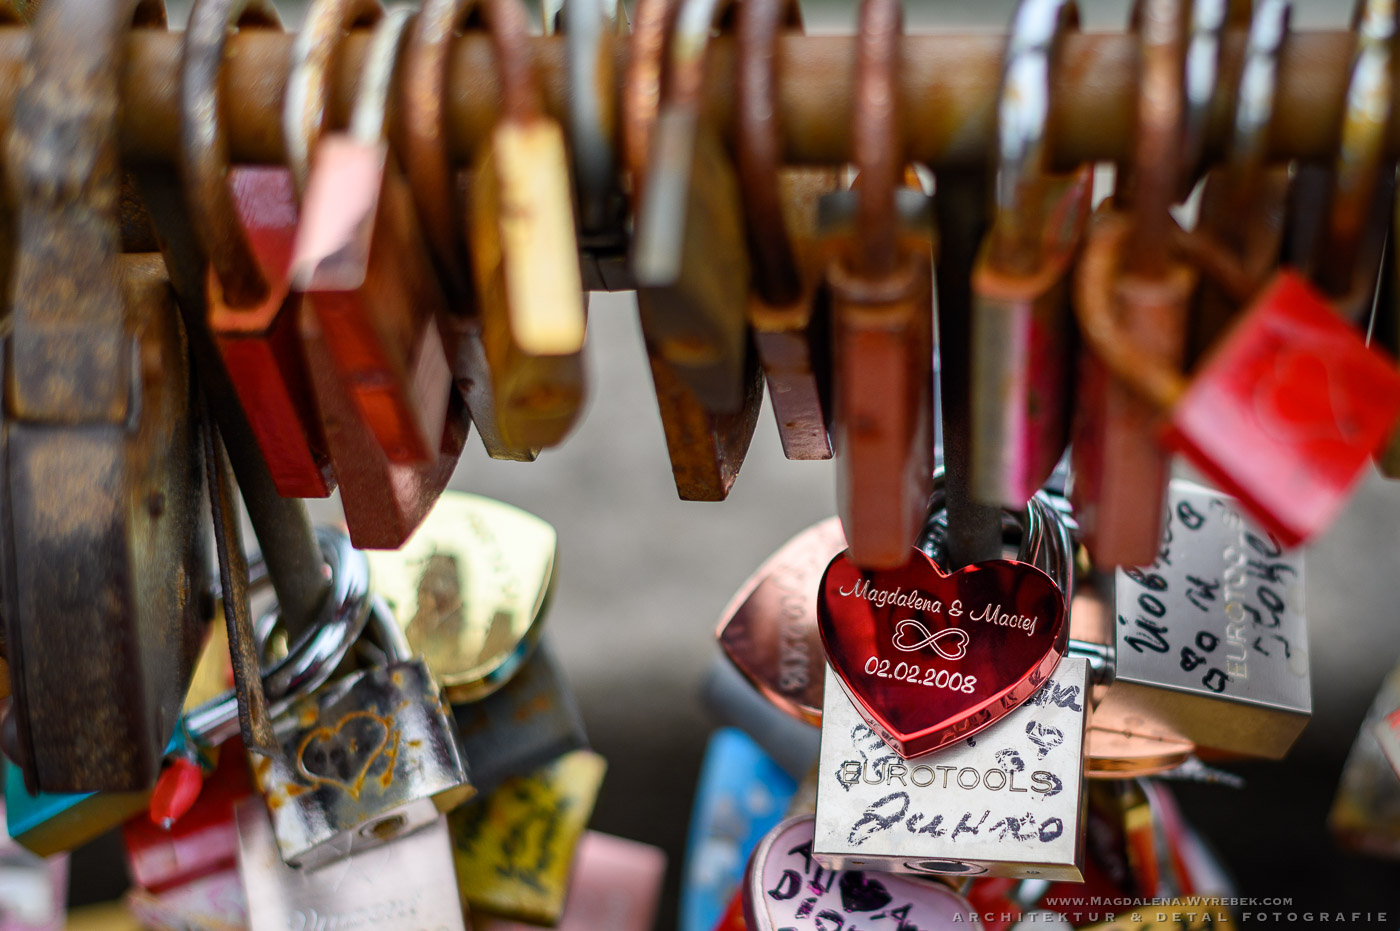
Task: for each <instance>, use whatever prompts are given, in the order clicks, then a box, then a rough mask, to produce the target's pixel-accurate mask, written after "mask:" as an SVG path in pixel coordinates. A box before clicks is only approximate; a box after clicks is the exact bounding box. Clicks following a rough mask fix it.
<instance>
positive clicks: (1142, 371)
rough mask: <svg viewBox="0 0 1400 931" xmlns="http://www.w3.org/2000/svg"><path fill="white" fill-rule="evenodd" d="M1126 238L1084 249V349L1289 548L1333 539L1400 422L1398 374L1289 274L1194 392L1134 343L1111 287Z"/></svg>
mask: <svg viewBox="0 0 1400 931" xmlns="http://www.w3.org/2000/svg"><path fill="white" fill-rule="evenodd" d="M1127 235H1128V229H1127V227H1126V226H1117V225H1116V226H1115V227H1113V228H1112V229H1110V230H1107V231H1106V232H1104V233H1103V235H1100V236H1098V237H1096V238H1095V240H1094V241H1093V242H1092V243H1091V245H1090V247H1089V249H1088V250H1087V252H1086V254H1085V257H1084V262H1083V266H1082V268H1081V272H1082V274H1083V278H1082V279H1081V287H1080V288H1079V289H1078V297H1079V304H1078V311H1079V319H1080V328H1081V331H1082V332H1083V334H1084V338H1085V341H1086V343H1088V344H1089V345H1090V346H1091V347H1092V348H1093V350H1094V352H1095V354H1096V356H1097V357H1098V358H1099V359H1100V360H1103V361H1104V362H1105V363H1106V364H1107V365H1108V366H1109V367H1110V368H1111V369H1112V371H1113V373H1114V375H1115V377H1116V378H1117V379H1118V380H1119V381H1120V383H1121V384H1123V385H1126V386H1128V387H1129V388H1130V389H1131V390H1133V391H1134V392H1135V393H1136V394H1137V396H1138V397H1139V398H1141V399H1144V400H1145V401H1146V402H1147V403H1150V404H1151V405H1152V406H1153V408H1154V409H1155V410H1157V411H1159V412H1162V413H1163V414H1164V415H1165V418H1164V419H1165V421H1166V422H1165V424H1164V426H1163V431H1162V441H1163V442H1164V443H1165V445H1166V446H1168V447H1169V448H1171V449H1175V450H1177V451H1179V452H1181V453H1183V454H1184V455H1185V456H1186V457H1187V458H1188V459H1189V460H1190V461H1191V462H1192V464H1193V465H1195V466H1196V467H1197V468H1199V469H1200V470H1201V471H1202V472H1204V473H1205V474H1206V475H1207V476H1209V477H1210V478H1211V479H1212V480H1214V481H1215V482H1217V483H1218V484H1219V485H1220V486H1221V487H1222V489H1223V490H1225V491H1227V492H1229V493H1230V494H1232V495H1234V496H1235V497H1237V498H1239V499H1240V500H1241V502H1242V503H1243V504H1244V505H1245V506H1246V507H1247V508H1248V509H1249V511H1250V514H1251V516H1253V517H1255V518H1256V519H1257V520H1259V521H1260V523H1262V524H1263V525H1264V526H1265V527H1266V528H1267V529H1268V530H1269V531H1270V532H1272V533H1274V534H1275V535H1276V536H1277V537H1278V538H1279V539H1280V541H1282V543H1283V544H1284V545H1285V546H1289V547H1291V546H1295V545H1297V544H1299V543H1302V542H1304V541H1306V540H1308V539H1309V538H1311V537H1312V536H1314V535H1315V534H1317V533H1318V532H1319V531H1321V530H1322V529H1324V528H1325V527H1326V526H1327V525H1328V523H1329V522H1330V521H1331V519H1332V518H1333V517H1334V516H1335V515H1336V513H1337V511H1338V510H1340V508H1341V506H1342V504H1343V503H1344V502H1345V500H1346V498H1347V496H1348V495H1349V494H1350V492H1351V490H1352V488H1353V487H1354V486H1355V484H1356V482H1357V481H1358V479H1359V478H1360V477H1361V472H1362V470H1363V469H1364V468H1365V466H1366V465H1367V463H1368V462H1369V461H1370V457H1371V454H1372V452H1373V451H1374V450H1376V449H1377V448H1378V447H1379V446H1380V445H1381V444H1382V442H1384V440H1385V439H1386V437H1387V436H1388V434H1389V431H1390V429H1391V427H1392V426H1393V425H1394V423H1395V420H1396V417H1397V415H1400V374H1397V373H1396V371H1395V369H1394V366H1393V365H1392V364H1390V363H1389V362H1388V361H1387V360H1386V359H1385V358H1384V357H1383V356H1382V355H1381V354H1380V353H1379V352H1378V351H1376V350H1375V349H1372V348H1370V347H1368V346H1367V345H1366V344H1365V342H1364V341H1363V340H1362V338H1361V337H1360V335H1358V334H1357V333H1356V331H1355V330H1354V329H1352V328H1351V327H1350V326H1349V325H1348V324H1347V323H1346V322H1345V321H1344V320H1342V319H1341V318H1340V317H1339V316H1338V315H1337V313H1336V312H1335V311H1334V310H1333V308H1332V307H1331V306H1330V305H1329V304H1328V302H1327V301H1326V300H1325V299H1324V298H1323V297H1322V296H1321V295H1320V294H1318V293H1317V292H1316V291H1315V290H1313V289H1312V287H1311V286H1310V285H1309V284H1308V283H1307V282H1306V281H1304V280H1303V279H1302V277H1301V276H1299V275H1297V274H1295V273H1293V272H1290V271H1287V270H1285V271H1281V272H1279V273H1278V274H1277V275H1276V276H1275V277H1274V279H1273V281H1272V282H1270V283H1269V284H1267V285H1266V286H1265V287H1264V288H1263V289H1262V290H1261V291H1260V292H1259V293H1258V294H1257V295H1256V296H1255V298H1254V299H1253V301H1252V302H1251V304H1250V306H1249V309H1248V310H1246V311H1245V312H1244V313H1243V314H1241V315H1240V316H1239V317H1238V318H1237V319H1236V320H1235V321H1234V322H1233V324H1232V326H1231V327H1230V328H1229V329H1228V330H1227V332H1226V333H1225V334H1224V335H1223V336H1222V337H1221V339H1220V342H1219V343H1218V344H1217V345H1216V346H1215V347H1213V349H1212V350H1211V351H1210V352H1208V353H1207V355H1206V357H1205V359H1204V360H1203V361H1202V363H1201V365H1200V366H1199V368H1198V370H1197V371H1196V373H1195V375H1194V377H1193V378H1192V379H1191V380H1190V381H1188V380H1187V379H1186V377H1185V376H1183V375H1182V374H1181V373H1180V371H1179V370H1178V369H1175V368H1173V367H1172V366H1170V365H1167V364H1165V363H1164V361H1163V360H1162V359H1161V358H1160V357H1159V356H1158V355H1156V354H1154V353H1150V352H1144V351H1143V350H1142V349H1141V348H1139V347H1138V346H1137V345H1136V344H1135V343H1134V342H1133V340H1132V339H1131V338H1125V337H1124V336H1123V335H1122V333H1121V332H1120V330H1119V326H1118V324H1117V323H1116V322H1115V321H1116V319H1117V318H1118V314H1117V312H1116V310H1115V308H1114V300H1113V296H1112V294H1111V291H1110V289H1108V288H1105V287H1101V286H1100V284H1101V283H1102V282H1103V281H1104V280H1106V279H1109V278H1111V276H1112V275H1113V274H1114V268H1115V266H1116V264H1117V262H1118V261H1119V255H1120V253H1121V249H1122V246H1123V244H1124V242H1125V240H1126V237H1127Z"/></svg>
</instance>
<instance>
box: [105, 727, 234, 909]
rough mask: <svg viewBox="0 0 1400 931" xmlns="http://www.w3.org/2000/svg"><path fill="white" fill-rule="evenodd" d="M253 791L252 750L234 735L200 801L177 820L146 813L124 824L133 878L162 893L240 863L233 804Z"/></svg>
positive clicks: (221, 751) (221, 752)
mask: <svg viewBox="0 0 1400 931" xmlns="http://www.w3.org/2000/svg"><path fill="white" fill-rule="evenodd" d="M192 765H193V764H192ZM196 768H197V766H196ZM170 771H171V769H170V768H167V769H166V772H167V773H168V772H170ZM162 776H164V773H163V774H162ZM252 792H253V784H252V781H251V778H250V776H249V773H248V754H247V753H245V752H244V750H243V744H242V743H241V742H240V741H239V740H238V738H237V737H234V738H232V739H230V740H229V741H227V742H226V743H225V744H224V745H223V746H222V747H221V748H220V749H219V763H218V765H217V766H216V767H215V768H214V771H213V772H212V773H210V774H209V775H208V777H207V778H205V779H204V780H203V785H202V787H201V788H199V789H198V790H197V797H196V798H195V800H194V804H193V805H191V806H190V807H189V808H188V810H187V811H185V812H184V814H183V815H181V816H180V817H179V818H178V819H176V820H175V822H174V823H173V824H171V825H170V826H169V827H161V826H160V825H158V824H156V823H155V822H154V819H153V818H152V817H151V816H149V815H147V814H141V815H137V816H136V817H135V818H132V819H131V820H130V821H128V822H127V823H126V824H125V825H124V826H123V827H122V840H123V842H124V844H125V845H126V862H127V868H128V871H129V872H130V874H131V879H132V881H133V882H134V883H135V884H136V885H138V886H141V887H142V888H143V889H147V890H149V891H151V892H157V893H159V892H164V891H166V890H167V889H171V888H173V887H176V886H181V885H184V884H185V883H188V882H190V881H192V880H195V879H198V878H200V877H202V876H207V875H209V874H210V873H215V872H218V871H219V870H224V869H228V868H230V867H232V866H234V864H235V861H236V858H237V854H238V829H237V826H236V825H235V823H234V820H233V808H234V806H235V805H236V804H238V802H239V801H241V800H242V799H245V798H247V797H248V796H249V795H251V794H252ZM154 804H155V800H154V799H153V800H152V805H154Z"/></svg>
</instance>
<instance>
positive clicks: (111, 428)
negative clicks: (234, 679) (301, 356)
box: [3, 255, 208, 792]
mask: <svg viewBox="0 0 1400 931" xmlns="http://www.w3.org/2000/svg"><path fill="white" fill-rule="evenodd" d="M120 268H121V271H122V285H123V289H122V290H123V293H122V294H121V295H120V296H121V298H122V299H123V300H124V302H125V306H126V314H127V316H126V328H125V333H126V344H125V346H124V349H123V356H124V357H125V358H127V359H129V360H130V366H129V368H128V371H129V372H130V383H129V385H128V386H127V388H126V389H124V390H125V391H126V393H128V394H129V395H130V396H131V397H132V398H134V399H136V400H137V402H138V403H137V404H136V405H135V406H134V407H133V409H132V410H133V416H132V417H131V418H130V419H129V420H128V421H127V422H125V423H123V422H120V421H119V422H116V423H104V422H96V423H78V424H72V425H61V424H54V423H34V422H27V421H24V420H19V419H14V420H11V421H10V422H9V423H7V424H6V425H5V442H4V447H5V448H4V473H5V486H6V489H5V490H6V495H5V501H4V510H5V512H6V513H5V515H4V516H5V518H6V521H5V523H6V526H8V528H9V534H10V536H9V537H8V539H7V540H6V541H5V548H6V549H7V550H8V551H9V552H8V553H6V554H5V559H6V562H7V563H8V568H9V571H8V572H7V575H8V578H7V579H6V580H5V583H6V584H5V585H4V586H3V587H4V590H5V599H6V606H5V612H4V614H5V625H6V647H7V653H8V657H9V662H10V678H11V686H12V688H13V696H12V701H13V706H12V713H13V714H15V715H16V717H17V723H18V725H19V737H20V745H21V747H20V749H21V759H20V761H19V763H20V765H21V766H22V768H23V769H24V774H25V783H26V785H28V786H29V788H30V789H31V790H32V791H36V792H37V791H43V792H90V791H137V790H143V789H146V788H149V787H150V785H151V784H152V782H153V781H154V780H155V778H156V775H157V773H158V772H159V768H160V760H161V757H162V755H163V753H164V749H165V746H166V743H167V741H168V740H169V739H170V736H171V733H172V732H173V731H174V728H175V725H176V722H177V721H178V719H179V715H180V706H181V703H182V702H183V701H184V697H185V691H186V689H187V688H188V686H189V683H190V677H191V674H192V672H193V669H194V665H195V661H196V659H197V658H198V655H199V649H200V645H201V643H202V641H203V635H204V624H205V622H206V620H207V618H206V617H205V615H204V614H203V608H204V604H203V599H202V598H201V597H200V595H199V593H200V592H202V591H204V590H205V585H206V579H207V578H208V565H207V555H206V550H205V543H206V537H205V534H206V532H207V531H206V530H205V525H204V522H203V521H202V520H201V517H202V512H203V505H202V501H203V487H204V481H203V478H204V471H203V456H202V455H201V447H200V444H199V442H198V434H197V430H198V425H197V422H196V419H195V415H196V412H197V410H196V405H194V404H193V403H192V402H191V397H192V395H191V390H192V384H191V371H190V367H189V364H188V361H187V360H188V356H187V352H186V346H185V338H184V332H183V329H182V327H181V323H180V319H179V314H178V312H177V310H176V308H175V303H174V299H173V295H172V294H171V292H170V286H169V281H168V279H167V277H166V274H165V268H164V265H163V263H162V262H161V260H160V257H159V256H158V255H132V256H123V257H122V258H121V259H120ZM79 581H81V584H79ZM75 682H81V683H82V687H81V688H75V687H74V683H75Z"/></svg>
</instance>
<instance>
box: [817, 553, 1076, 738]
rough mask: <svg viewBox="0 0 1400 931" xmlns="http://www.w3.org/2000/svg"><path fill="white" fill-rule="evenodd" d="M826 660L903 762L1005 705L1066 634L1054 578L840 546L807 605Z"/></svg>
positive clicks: (1041, 675) (1048, 665)
mask: <svg viewBox="0 0 1400 931" xmlns="http://www.w3.org/2000/svg"><path fill="white" fill-rule="evenodd" d="M817 616H818V621H819V623H820V628H821V635H822V644H823V646H825V648H826V658H827V661H828V662H830V663H831V667H832V668H833V669H834V670H835V671H836V675H837V677H838V678H839V679H840V680H841V684H842V685H843V686H844V687H845V689H846V692H847V694H849V695H850V696H851V700H852V701H853V702H854V703H855V705H856V707H857V708H859V709H860V713H861V716H862V717H864V718H865V719H866V721H868V722H869V723H870V726H871V727H872V728H874V729H875V730H876V731H877V732H878V733H879V734H880V736H882V737H883V738H884V739H885V741H886V742H887V743H888V744H889V745H890V746H891V747H892V748H893V749H894V750H895V751H896V752H897V753H899V754H900V755H901V756H903V757H905V758H906V759H907V758H909V757H912V756H918V755H920V754H923V753H929V752H932V751H934V750H937V749H939V748H940V747H944V746H947V745H948V744H950V743H953V742H954V741H957V740H962V739H964V738H966V737H968V736H970V735H972V734H974V733H976V732H977V731H980V730H981V729H982V728H984V727H987V726H988V725H990V724H993V723H994V722H996V721H998V720H1000V719H1001V718H1002V717H1003V716H1005V715H1006V714H1007V713H1008V712H1010V711H1012V710H1014V709H1015V708H1016V707H1017V706H1019V705H1020V704H1021V703H1022V702H1024V701H1025V700H1026V699H1028V698H1030V697H1031V695H1032V694H1034V693H1035V690H1036V689H1038V688H1040V686H1041V685H1042V684H1044V682H1045V680H1046V679H1047V678H1048V677H1049V676H1050V674H1051V673H1052V672H1054V670H1055V665H1056V664H1057V663H1059V661H1060V657H1061V656H1062V655H1063V654H1064V651H1065V646H1066V642H1067V637H1068V633H1067V627H1066V625H1065V622H1064V621H1065V600H1064V594H1063V593H1062V592H1061V591H1060V589H1059V586H1057V585H1056V584H1055V582H1054V581H1053V580H1052V579H1051V578H1050V576H1048V575H1046V574H1045V573H1044V572H1042V571H1041V570H1039V569H1037V568H1036V567H1035V566H1032V565H1030V564H1028V563H1023V562H1016V561H1014V560H1007V559H999V560H994V561H992V562H985V563H981V564H979V565H976V566H969V567H967V568H966V569H961V570H959V571H957V572H954V573H953V574H952V575H944V574H943V573H942V572H941V571H940V570H939V569H938V566H937V565H935V564H934V562H933V560H931V559H929V558H928V556H926V555H924V554H923V553H922V552H919V551H918V550H915V551H914V552H913V558H912V559H910V560H909V562H908V563H906V564H905V565H904V566H903V567H901V568H899V569H870V570H863V569H861V568H860V567H859V566H857V565H856V564H855V563H853V562H852V561H851V560H850V558H849V556H848V555H847V554H846V553H842V554H841V555H840V556H837V557H836V558H835V559H834V560H832V562H831V565H829V566H827V569H826V574H825V575H823V576H822V584H821V598H820V600H819V601H818V605H817Z"/></svg>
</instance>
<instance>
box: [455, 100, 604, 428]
mask: <svg viewBox="0 0 1400 931" xmlns="http://www.w3.org/2000/svg"><path fill="white" fill-rule="evenodd" d="M571 187H572V185H571V181H570V176H569V170H568V156H567V153H566V151H565V147H564V134H563V131H562V130H561V129H560V128H559V124H558V123H556V122H554V121H553V120H552V119H550V118H548V117H545V116H543V115H542V114H537V115H535V116H533V117H530V118H524V117H519V116H512V115H507V116H506V117H505V118H503V119H502V120H501V122H500V123H499V124H498V125H497V126H496V127H494V128H493V130H492V132H491V137H490V141H489V142H488V143H487V144H486V145H485V146H484V147H483V148H482V155H481V157H480V160H479V162H478V164H477V167H476V171H475V173H474V176H473V181H472V185H471V198H470V200H471V214H470V223H471V233H472V235H471V236H470V237H469V242H470V245H471V249H472V271H473V272H474V273H475V275H476V283H477V296H478V301H479V304H480V307H479V313H480V315H481V324H482V337H483V342H484V347H485V352H486V361H487V364H488V366H489V368H490V372H491V379H492V382H493V395H494V401H495V405H496V415H497V422H498V423H499V425H500V429H501V436H502V439H503V440H504V441H505V442H506V443H508V444H509V445H511V446H512V447H516V448H540V447H547V446H557V445H558V444H559V443H561V442H562V441H563V440H564V438H565V437H566V436H567V435H568V433H569V431H570V430H572V429H573V427H574V425H575V423H576V422H577V420H578V417H579V415H580V414H581V412H582V408H583V400H584V368H583V341H584V335H585V331H586V329H587V317H586V309H587V301H586V295H585V294H584V290H583V281H582V277H581V273H580V269H579V260H578V255H579V252H578V243H577V242H576V241H575V238H574V215H573V192H572V190H571Z"/></svg>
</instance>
